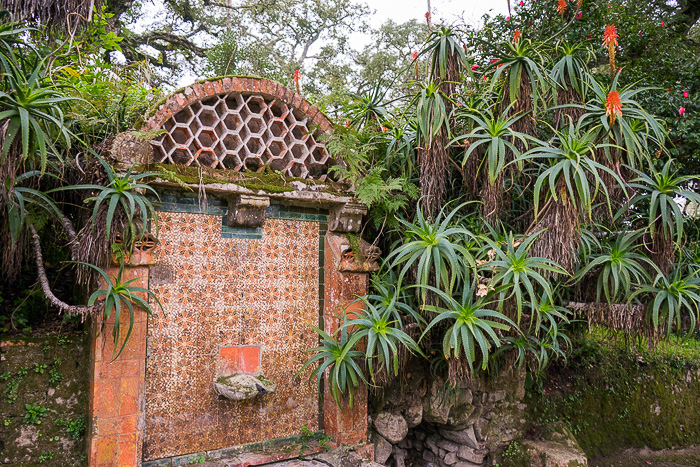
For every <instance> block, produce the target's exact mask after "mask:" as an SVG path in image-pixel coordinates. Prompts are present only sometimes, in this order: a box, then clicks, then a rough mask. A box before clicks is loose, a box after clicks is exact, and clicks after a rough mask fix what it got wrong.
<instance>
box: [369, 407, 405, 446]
mask: <svg viewBox="0 0 700 467" xmlns="http://www.w3.org/2000/svg"><path fill="white" fill-rule="evenodd" d="M374 428H375V429H376V430H377V432H378V433H379V434H380V435H382V436H383V437H384V438H386V439H387V440H388V441H389V442H391V443H394V444H395V443H398V442H399V441H401V440H402V439H404V438H405V437H406V435H407V434H408V425H407V424H406V420H404V418H403V417H402V416H401V415H399V414H394V413H389V412H382V413H380V414H379V415H377V417H376V418H375V419H374Z"/></svg>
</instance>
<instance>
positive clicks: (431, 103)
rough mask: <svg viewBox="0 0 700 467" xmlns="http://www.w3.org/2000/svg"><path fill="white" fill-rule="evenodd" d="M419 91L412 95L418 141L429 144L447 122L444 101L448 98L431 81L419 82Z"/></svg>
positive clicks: (447, 116)
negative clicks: (426, 82)
mask: <svg viewBox="0 0 700 467" xmlns="http://www.w3.org/2000/svg"><path fill="white" fill-rule="evenodd" d="M419 86H420V92H419V93H418V94H417V95H416V96H415V97H414V99H413V101H414V103H415V105H416V122H418V130H419V136H420V141H421V142H422V143H423V144H424V145H425V146H426V147H428V146H430V145H431V144H432V142H433V138H434V137H435V136H436V135H437V134H438V133H439V132H440V130H442V129H443V128H444V126H445V125H446V124H447V121H448V118H449V115H448V114H447V107H446V105H445V102H446V101H447V100H448V98H447V97H446V96H445V95H444V94H443V92H442V91H441V90H440V86H439V85H438V84H437V83H435V82H433V81H431V82H430V83H428V84H419Z"/></svg>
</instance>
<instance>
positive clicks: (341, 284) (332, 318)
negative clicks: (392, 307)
mask: <svg viewBox="0 0 700 467" xmlns="http://www.w3.org/2000/svg"><path fill="white" fill-rule="evenodd" d="M344 240H345V237H344V236H343V235H341V234H337V233H333V232H328V233H327V234H326V239H325V251H324V254H325V258H324V260H325V264H324V270H325V271H324V273H325V291H324V302H325V307H324V313H323V315H324V316H323V319H324V328H325V329H324V331H326V332H327V333H329V334H333V332H334V331H335V330H336V329H338V327H339V326H340V324H341V323H342V316H343V312H344V310H345V309H346V307H347V306H348V305H349V304H350V303H351V302H352V301H353V300H355V299H356V298H357V297H358V296H360V295H365V294H366V293H367V287H368V283H369V274H368V273H367V272H340V270H339V268H340V262H341V260H342V251H341V245H342V243H343V241H344ZM351 306H352V307H353V308H354V307H358V306H361V304H353V305H351ZM347 311H348V312H350V311H351V310H350V309H348V310H347ZM338 317H341V318H338ZM324 383H325V384H324V394H323V413H324V430H325V433H326V435H328V436H330V437H331V438H333V441H334V442H335V443H336V444H345V445H352V444H361V443H364V442H366V441H367V388H366V387H365V386H364V385H363V384H360V386H359V388H358V389H357V390H356V392H355V394H354V398H353V406H352V408H351V407H350V405H349V402H348V400H347V397H346V398H345V400H344V401H342V407H338V405H337V404H336V403H335V400H334V399H333V397H332V396H331V394H330V390H329V385H328V382H327V381H325V382H324Z"/></svg>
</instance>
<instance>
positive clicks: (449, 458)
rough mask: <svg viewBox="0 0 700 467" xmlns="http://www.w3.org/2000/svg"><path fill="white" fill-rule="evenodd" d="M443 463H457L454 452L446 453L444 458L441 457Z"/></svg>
mask: <svg viewBox="0 0 700 467" xmlns="http://www.w3.org/2000/svg"><path fill="white" fill-rule="evenodd" d="M443 461H444V462H445V464H447V465H454V464H456V463H457V454H456V453H454V452H450V453H448V454H447V455H446V456H445V458H444V459H443Z"/></svg>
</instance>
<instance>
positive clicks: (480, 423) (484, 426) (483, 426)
mask: <svg viewBox="0 0 700 467" xmlns="http://www.w3.org/2000/svg"><path fill="white" fill-rule="evenodd" d="M490 423H491V422H489V421H488V420H486V419H485V418H480V419H478V420H477V421H476V423H474V434H475V435H476V439H477V440H479V441H486V440H487V439H488V431H489V425H490Z"/></svg>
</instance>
